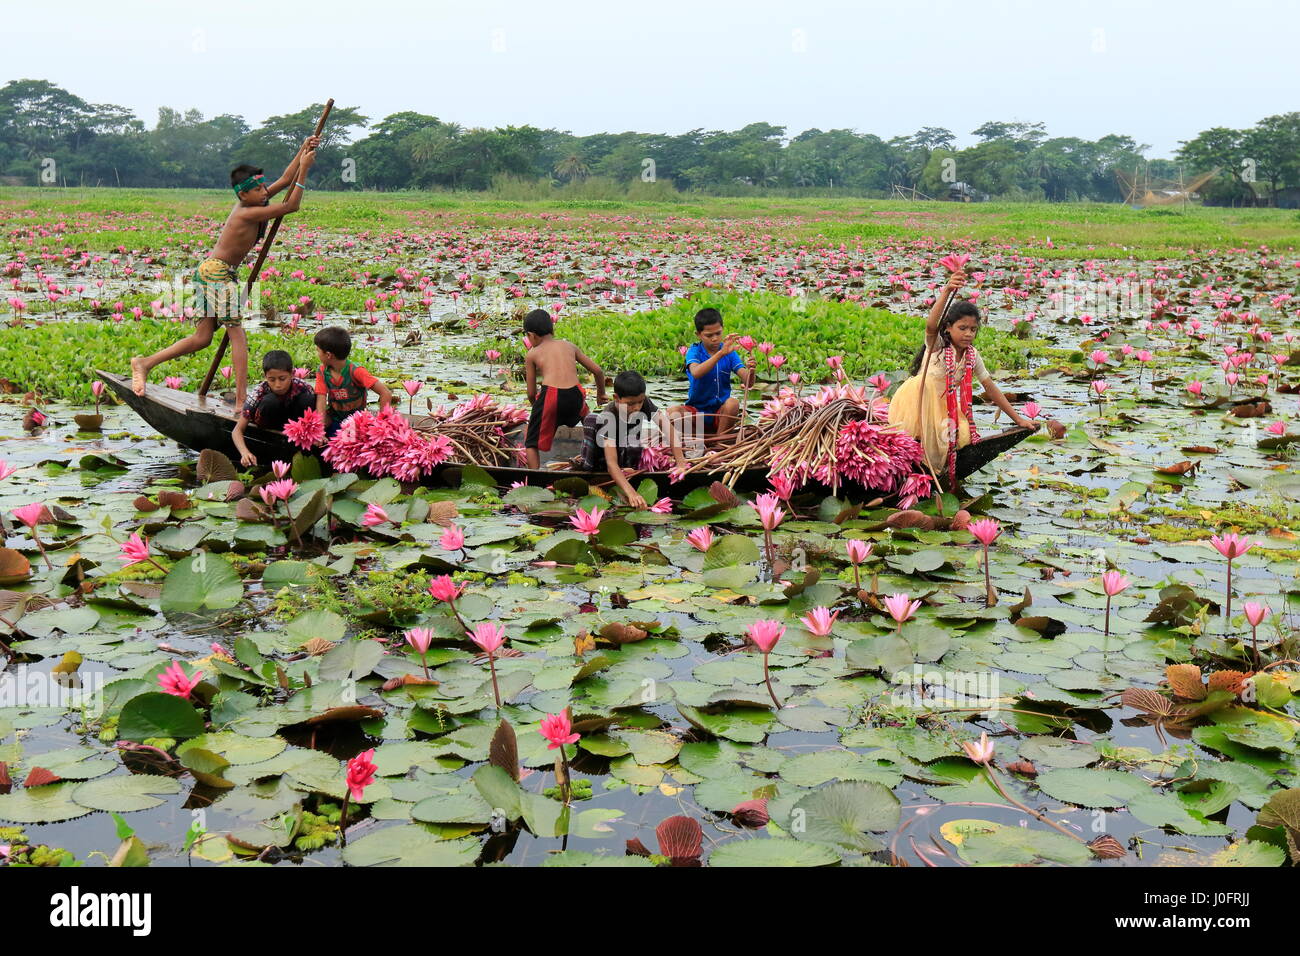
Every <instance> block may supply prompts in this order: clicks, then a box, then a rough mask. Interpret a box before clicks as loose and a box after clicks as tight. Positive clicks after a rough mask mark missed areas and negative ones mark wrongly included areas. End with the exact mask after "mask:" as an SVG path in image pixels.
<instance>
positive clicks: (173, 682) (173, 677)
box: [158, 661, 203, 700]
mask: <svg viewBox="0 0 1300 956" xmlns="http://www.w3.org/2000/svg"><path fill="white" fill-rule="evenodd" d="M202 678H203V674H202V671H196V672H195V674H194V676H193V677H190V676H187V675H186V673H185V669H184V668H183V667H181V665H180V662H179V661H172V662H171V665H170V666H169V667H168V668H167V669H166V670H164V671H163V672H162V673H161V674H159V675H158V686H159V687H161V688H162V692H163V693H164V694H171V695H172V696H173V697H184V698H186V699H187V700H188V699H189V696H190V694H192V693H193V692H194V688H195V687H197V686H198V685H199V682H200V681H201V680H202Z"/></svg>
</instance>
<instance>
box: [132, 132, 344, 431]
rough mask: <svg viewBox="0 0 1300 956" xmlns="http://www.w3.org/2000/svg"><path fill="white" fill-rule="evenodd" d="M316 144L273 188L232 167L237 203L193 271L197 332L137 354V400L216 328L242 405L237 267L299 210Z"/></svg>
mask: <svg viewBox="0 0 1300 956" xmlns="http://www.w3.org/2000/svg"><path fill="white" fill-rule="evenodd" d="M319 145H320V138H319V137H316V136H308V137H307V139H305V140H304V141H303V144H302V146H300V147H299V148H298V152H297V154H295V155H294V157H293V159H291V160H290V161H289V165H288V166H287V167H286V168H285V171H284V174H283V175H281V176H280V178H279V179H277V180H276V181H275V182H273V183H269V184H268V183H267V182H266V180H265V178H264V177H263V176H262V170H261V169H258V168H257V167H254V166H247V165H245V166H236V167H235V168H234V169H233V170H232V171H231V173H230V185H231V187H232V188H233V189H234V191H235V197H236V199H237V200H238V202H237V203H236V204H235V208H234V209H232V210H231V211H230V215H229V216H228V217H226V224H225V225H224V226H223V227H222V229H221V236H220V238H218V239H217V245H216V248H214V249H213V250H212V255H211V256H209V257H208V258H207V259H205V260H204V261H203V262H201V263H199V267H198V268H197V269H195V270H194V279H193V284H194V300H195V301H194V321H195V322H196V323H197V325H198V327H197V328H196V329H195V330H194V332H192V333H191V334H190V335H187V336H186V337H185V338H183V339H181V340H180V341H179V342H177V343H176V344H175V345H169V346H168V347H167V348H165V349H163V350H162V351H160V352H155V353H154V354H153V355H150V356H147V357H145V356H140V355H137V356H136V357H135V358H133V359H131V388H132V390H133V391H134V392H135V393H136V394H137V395H143V394H144V390H145V382H146V381H147V379H148V377H149V372H150V371H151V370H152V369H153V368H154V367H155V366H158V365H161V364H162V363H163V362H168V361H170V360H172V359H174V358H180V357H181V356H182V355H189V354H190V353H191V352H197V351H199V350H200V349H205V348H207V347H208V345H209V344H211V342H212V335H213V333H214V332H216V330H217V325H218V324H220V325H221V326H222V327H224V328H225V330H226V333H227V334H228V335H229V336H230V345H231V360H232V362H233V364H234V366H235V407H236V408H240V407H242V406H243V404H244V399H245V394H246V392H247V391H248V337H247V336H246V335H245V334H244V330H243V328H242V327H241V326H240V324H239V319H240V316H239V304H240V300H241V298H242V290H241V289H240V287H239V282H238V268H239V265H240V263H242V262H243V261H244V257H245V256H247V255H248V253H249V252H250V251H251V250H252V248H253V246H254V245H256V244H257V242H258V240H260V239H262V238H263V236H265V234H266V224H267V223H268V222H269V221H270V220H272V219H278V218H280V217H281V216H285V215H288V214H289V213H291V212H297V211H298V207H299V205H301V203H302V194H303V190H305V189H306V188H307V187H306V186H305V185H304V181H305V180H306V179H307V173H308V171H309V170H310V169H311V167H312V164H313V163H314V162H316V152H315V150H316V147H317V146H319ZM286 187H288V188H289V189H291V190H292V192H290V194H289V198H288V200H286V201H285V202H282V203H277V204H276V205H274V206H272V205H271V197H272V196H274V195H275V194H276V193H278V192H280V191H281V190H283V189H285V188H286Z"/></svg>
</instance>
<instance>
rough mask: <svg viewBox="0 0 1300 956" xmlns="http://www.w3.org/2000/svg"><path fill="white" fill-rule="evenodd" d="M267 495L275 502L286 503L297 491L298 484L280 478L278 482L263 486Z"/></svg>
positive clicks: (288, 479) (289, 479)
mask: <svg viewBox="0 0 1300 956" xmlns="http://www.w3.org/2000/svg"><path fill="white" fill-rule="evenodd" d="M265 487H266V490H267V493H268V494H269V495H270V496H271V497H272V498H274V499H276V500H277V501H288V500H289V499H290V498H292V497H293V493H294V492H295V491H297V490H298V482H296V481H294V480H293V479H292V478H281V479H280V480H279V481H269V482H267V483H266V485H265Z"/></svg>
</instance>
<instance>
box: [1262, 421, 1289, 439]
mask: <svg viewBox="0 0 1300 956" xmlns="http://www.w3.org/2000/svg"><path fill="white" fill-rule="evenodd" d="M1265 431H1267V432H1268V433H1269V434H1270V435H1277V436H1278V437H1281V436H1283V435H1285V434H1286V422H1273V424H1271V425H1269V426H1268V428H1266V429H1265Z"/></svg>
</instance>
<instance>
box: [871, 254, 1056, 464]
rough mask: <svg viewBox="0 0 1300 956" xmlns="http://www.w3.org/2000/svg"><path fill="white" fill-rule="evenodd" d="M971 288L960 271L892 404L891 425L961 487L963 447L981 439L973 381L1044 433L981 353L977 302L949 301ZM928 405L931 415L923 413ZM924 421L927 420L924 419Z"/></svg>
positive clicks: (937, 305)
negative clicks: (1003, 386) (1003, 387)
mask: <svg viewBox="0 0 1300 956" xmlns="http://www.w3.org/2000/svg"><path fill="white" fill-rule="evenodd" d="M965 284H966V273H964V272H954V273H952V274H951V275H950V276H949V277H948V282H947V284H946V285H945V286H944V287H943V289H942V290H940V293H939V295H937V296H935V300H934V305H933V307H931V309H930V314H929V316H928V317H927V318H926V322H925V344H924V345H923V346H922V347H921V349H920V350H918V351H917V353H916V357H915V358H914V359H913V360H912V369H911V375H912V377H911V378H909V379H908V380H907V381H905V382H904V383H903V384H902V385H900V386H899V387H898V391H896V392H895V393H894V395H893V397H892V398H891V399H890V401H889V421H890V423H891V424H893V425H898V426H899V427H901V428H902V429H903V430H904V431H906V432H907V433H908V434H909V435H911V436H912V437H913V438H915V439H916V440H917V441H918V442H920V443H921V447H922V449H923V450H924V452H925V458H926V461H927V463H928V464H929V466H930V468H932V469H933V470H934V472H935V474H937V475H939V476H940V477H944V476H946V477H947V480H948V482H949V484H950V485H955V484H956V480H957V476H956V462H957V449H959V448H964V447H965V446H966V445H969V444H970V443H971V442H973V441H976V440H978V439H979V434H978V432H977V431H976V429H975V416H974V413H973V412H972V409H971V383H972V381H978V382H979V383H980V385H981V386H983V388H984V394H985V395H986V396H988V398H989V400H990V401H992V402H993V404H995V405H996V406H997V407H998V408H1000V409H1002V410H1003V411H1004V412H1006V413H1007V414H1008V415H1009V416H1010V417H1011V420H1012V421H1013V422H1015V423H1016V424H1017V425H1018V426H1020V427H1021V428H1029V429H1033V430H1034V431H1037V430H1038V423H1035V422H1031V421H1030V420H1029V419H1027V418H1025V417H1024V416H1023V415H1021V414H1020V413H1019V412H1018V411H1016V409H1015V407H1014V406H1013V405H1012V404H1011V402H1009V401H1008V400H1007V397H1006V396H1005V395H1003V394H1002V390H1001V389H1000V388H998V386H997V384H996V383H995V382H994V381H993V377H992V376H991V375H989V371H988V369H987V368H985V367H984V360H983V359H981V358H980V356H979V353H978V352H977V351H976V350H975V336H976V335H977V334H978V333H979V329H980V312H979V309H977V308H976V307H975V305H974V303H971V302H967V301H964V302H958V303H957V304H956V305H953V306H952V307H951V308H947V305H948V302H949V300H950V299H951V298H952V297H953V296H954V295H956V294H957V291H958V290H959V289H960V288H961V287H962V286H963V285H965ZM927 352H928V353H930V361H929V366H928V368H927V371H926V376H925V378H926V381H925V383H924V384H922V382H921V374H920V373H921V369H922V368H923V367H925V355H926V353H927ZM922 403H924V405H925V412H924V415H922V412H921V407H922ZM922 419H924V420H922ZM1047 427H1048V430H1049V431H1050V432H1051V433H1052V437H1054V438H1059V437H1061V435H1063V434H1064V433H1065V426H1063V425H1062V424H1061V423H1060V422H1056V421H1049V422H1048V423H1047Z"/></svg>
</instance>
